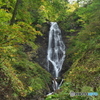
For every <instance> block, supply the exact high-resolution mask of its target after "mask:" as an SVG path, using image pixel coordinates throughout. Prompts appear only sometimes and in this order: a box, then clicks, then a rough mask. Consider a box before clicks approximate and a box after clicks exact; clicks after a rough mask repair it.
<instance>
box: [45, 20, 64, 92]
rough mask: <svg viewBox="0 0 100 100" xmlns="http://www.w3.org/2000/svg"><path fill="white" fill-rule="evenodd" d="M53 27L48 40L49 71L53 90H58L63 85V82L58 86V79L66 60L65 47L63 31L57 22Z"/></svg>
mask: <svg viewBox="0 0 100 100" xmlns="http://www.w3.org/2000/svg"><path fill="white" fill-rule="evenodd" d="M50 24H51V27H50V31H49V40H48V50H47V63H48V66H47V67H48V68H47V69H48V71H49V72H50V73H51V74H52V76H53V80H52V83H53V84H52V87H53V90H54V91H55V90H57V89H58V88H59V86H60V85H61V83H62V81H61V82H60V83H59V84H58V82H57V79H58V77H60V76H59V73H60V71H61V70H62V65H63V62H64V59H65V45H64V42H63V40H62V36H61V30H60V29H59V26H58V24H57V22H51V23H50Z"/></svg>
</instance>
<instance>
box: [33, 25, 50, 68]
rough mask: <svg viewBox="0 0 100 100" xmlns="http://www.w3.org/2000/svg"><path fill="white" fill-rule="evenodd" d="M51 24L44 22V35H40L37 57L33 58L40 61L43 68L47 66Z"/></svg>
mask: <svg viewBox="0 0 100 100" xmlns="http://www.w3.org/2000/svg"><path fill="white" fill-rule="evenodd" d="M49 28H50V24H47V23H44V24H43V25H42V28H41V32H42V34H43V36H38V37H37V39H36V41H35V42H36V44H38V45H39V48H38V50H37V58H33V60H34V61H36V62H38V63H39V64H40V65H41V66H42V67H43V68H45V69H46V68H47V48H48V35H49Z"/></svg>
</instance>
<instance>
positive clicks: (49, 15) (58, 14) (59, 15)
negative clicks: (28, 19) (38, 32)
mask: <svg viewBox="0 0 100 100" xmlns="http://www.w3.org/2000/svg"><path fill="white" fill-rule="evenodd" d="M42 2H43V3H42V5H41V6H40V8H39V10H40V16H41V17H40V20H41V21H42V22H45V21H46V20H49V21H51V22H53V21H62V20H63V19H65V18H66V14H67V13H66V9H67V2H65V1H62V0H52V1H45V2H44V0H42Z"/></svg>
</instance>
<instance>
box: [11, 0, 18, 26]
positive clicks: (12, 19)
mask: <svg viewBox="0 0 100 100" xmlns="http://www.w3.org/2000/svg"><path fill="white" fill-rule="evenodd" d="M19 2H20V0H17V1H16V5H15V8H14V11H13V15H12V18H11V21H10V25H13V24H14V22H15V17H16V14H17V9H18V5H19Z"/></svg>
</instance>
